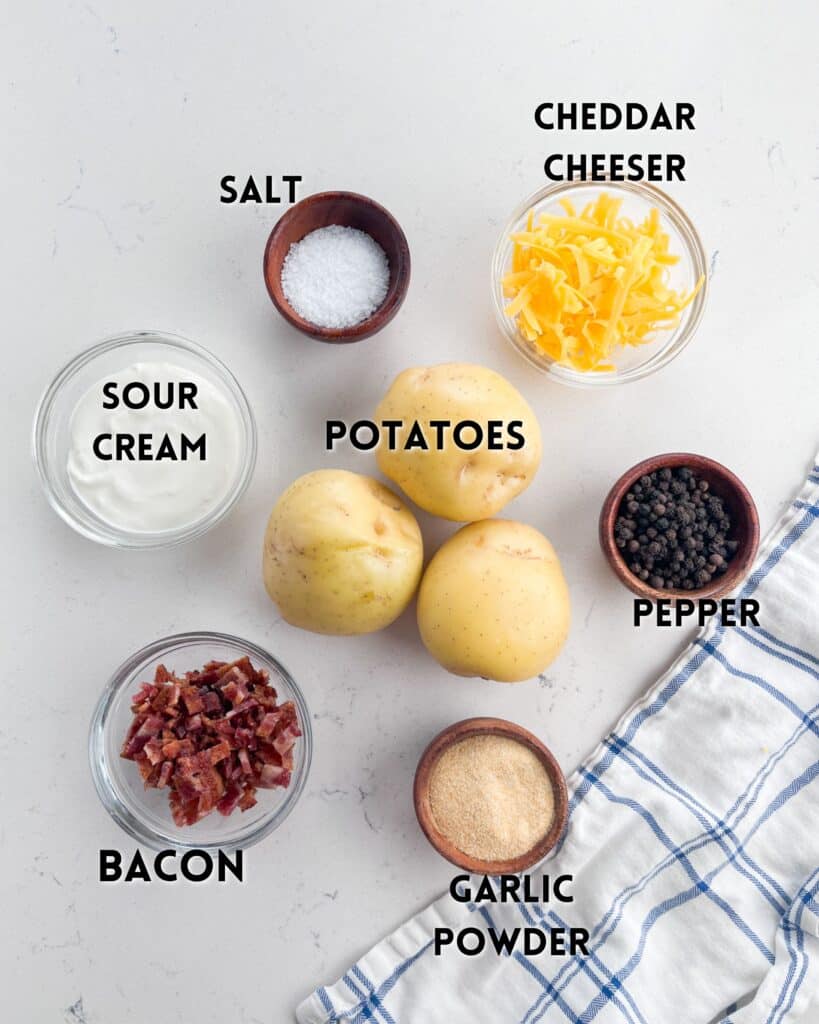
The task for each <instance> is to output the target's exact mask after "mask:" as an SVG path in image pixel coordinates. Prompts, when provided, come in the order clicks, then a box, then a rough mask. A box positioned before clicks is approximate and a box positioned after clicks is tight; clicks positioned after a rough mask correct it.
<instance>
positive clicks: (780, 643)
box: [749, 626, 819, 665]
mask: <svg viewBox="0 0 819 1024" xmlns="http://www.w3.org/2000/svg"><path fill="white" fill-rule="evenodd" d="M749 628H750V629H753V631H754V632H755V633H759V634H760V635H761V636H764V637H765V639H766V640H768V641H769V642H770V643H772V644H776V646H777V647H781V648H782V649H783V650H785V651H790V652H791V654H798V655H799V657H800V658H804V659H805V661H810V662H811V663H812V664H814V665H819V658H817V657H816V656H815V655H813V654H811V653H810V652H809V651H804V650H802V648H801V647H796V646H795V645H794V644H786V643H785V641H784V640H780V639H779V637H778V636H774V635H773V633H769V632H768V630H766V629H763V628H762V627H761V626H750V627H749Z"/></svg>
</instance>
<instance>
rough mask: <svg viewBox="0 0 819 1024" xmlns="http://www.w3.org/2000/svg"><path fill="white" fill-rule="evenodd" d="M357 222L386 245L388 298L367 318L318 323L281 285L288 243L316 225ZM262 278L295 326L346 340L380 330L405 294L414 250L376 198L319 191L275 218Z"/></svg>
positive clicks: (324, 338)
mask: <svg viewBox="0 0 819 1024" xmlns="http://www.w3.org/2000/svg"><path fill="white" fill-rule="evenodd" d="M330 225H340V226H341V227H348V228H357V229H358V230H359V231H364V232H366V234H368V235H369V236H370V237H371V238H373V239H374V240H375V241H376V242H378V244H379V245H380V246H381V248H382V249H383V250H384V252H385V253H386V256H387V261H388V263H389V271H390V280H389V285H388V287H387V294H386V296H385V297H384V301H383V302H382V303H381V305H380V306H379V307H378V309H376V311H375V312H374V313H373V314H372V315H371V316H369V317H367V319H366V320H362V321H361V322H360V323H357V324H354V325H353V326H352V327H320V326H318V325H317V324H314V323H311V322H310V321H309V320H305V319H304V317H302V316H299V314H298V313H297V312H296V311H295V309H293V307H292V306H291V305H290V303H289V302H288V301H287V298H286V297H285V294H284V290H283V289H282V281H281V272H282V265H283V263H284V260H285V257H286V256H287V254H288V252H289V251H290V247H291V246H292V245H295V244H296V243H297V242H300V241H301V240H302V239H303V238H304V237H305V236H306V235H309V234H310V232H311V231H316V230H317V229H318V228H325V227H329V226H330ZM263 269H264V280H265V284H266V285H267V291H268V294H269V295H270V298H271V300H272V302H273V305H274V306H275V307H276V309H277V310H278V311H279V313H281V315H282V316H283V317H284V319H285V320H286V321H287V322H288V323H289V324H290V325H291V326H293V327H295V328H296V329H297V330H299V331H301V332H302V333H303V334H306V335H307V336H308V337H310V338H314V339H315V340H316V341H325V342H329V343H331V344H345V343H348V342H352V341H361V340H362V339H363V338H369V337H370V336H371V335H373V334H376V333H377V332H378V331H380V330H381V329H382V328H384V327H386V325H387V324H388V323H389V322H390V320H392V318H393V317H394V316H395V314H396V313H397V312H398V310H399V309H400V308H401V305H402V303H403V301H404V299H405V298H406V295H407V289H408V288H409V281H410V253H409V245H408V243H407V238H406V235H405V234H404V232H403V230H402V229H401V225H400V224H399V223H398V221H397V220H396V219H395V217H393V215H392V214H391V213H390V212H389V211H388V210H386V209H384V207H383V206H381V205H380V204H379V203H376V202H375V200H373V199H369V198H368V197H367V196H362V195H358V193H356V192H317V193H316V194H315V195H312V196H307V197H306V198H305V199H302V200H301V202H298V203H296V205H295V206H292V207H291V208H290V209H289V210H288V211H287V212H286V213H285V214H283V216H282V217H280V219H279V220H278V221H277V223H276V225H275V226H274V228H273V230H272V231H271V232H270V237H269V238H268V240H267V245H266V246H265V250H264V264H263Z"/></svg>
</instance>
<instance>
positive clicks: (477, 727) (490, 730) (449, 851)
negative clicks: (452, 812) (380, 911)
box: [413, 718, 569, 875]
mask: <svg viewBox="0 0 819 1024" xmlns="http://www.w3.org/2000/svg"><path fill="white" fill-rule="evenodd" d="M487 734H492V735H495V736H508V737H509V738H510V739H513V740H517V741H518V742H519V743H523V744H524V745H525V746H527V747H529V749H530V750H533V751H534V752H535V753H536V754H537V756H538V757H539V758H540V760H541V761H542V762H543V765H544V767H545V768H546V771H547V772H548V774H549V778H550V779H551V781H552V788H553V791H554V800H555V816H554V821H553V822H552V827H551V828H550V829H549V831H548V832H547V833H546V835H545V836H544V837H543V838H542V839H541V840H540V842H538V843H536V844H535V846H533V847H532V849H531V850H529V851H528V852H527V853H523V854H521V855H520V856H519V857H514V858H512V859H511V860H502V861H486V860H479V859H478V858H477V857H470V856H469V854H467V853H464V852H463V851H462V850H459V849H458V848H457V846H455V845H454V844H453V843H452V842H451V841H450V840H449V839H447V837H446V836H445V835H443V833H441V832H439V830H438V826H437V825H436V824H435V818H434V817H433V814H432V807H431V806H430V801H429V782H430V778H431V777H432V772H433V769H434V768H435V764H436V762H437V761H438V758H439V757H440V756H441V754H442V753H443V752H444V751H445V750H446V749H447V748H448V747H451V746H452V745H453V744H454V743H459V742H460V741H461V740H465V739H467V738H468V737H469V736H481V735H487ZM413 800H414V802H415V814H416V816H417V818H418V824H419V825H420V826H421V829H422V830H423V833H424V835H425V836H426V837H427V839H428V840H429V841H430V843H432V845H433V846H434V847H435V849H436V850H437V851H438V853H440V854H441V856H442V857H445V858H446V859H447V860H448V861H449V862H450V863H451V864H454V865H455V866H456V867H459V868H463V870H464V871H469V872H471V873H472V874H477V875H514V874H518V873H519V872H521V871H526V869H527V868H530V867H532V866H533V865H534V864H538V863H539V862H540V861H542V860H543V858H544V857H545V856H546V854H547V853H549V851H550V850H551V849H552V848H553V847H554V845H555V844H556V843H557V841H558V839H560V837H561V835H563V830H564V829H565V828H566V822H567V820H568V817H569V795H568V792H567V790H566V779H565V777H564V775H563V772H562V771H561V769H560V765H559V764H558V763H557V761H556V760H555V758H554V755H553V754H552V752H551V751H550V750H549V749H548V747H546V746H545V745H544V744H543V743H541V742H540V740H539V739H538V738H537V736H533V735H532V733H530V732H528V731H527V730H526V729H524V728H523V727H522V726H520V725H515V723H514V722H507V721H505V720H504V719H503V718H467V719H465V720H464V721H462V722H455V724H454V725H450V726H449V727H448V728H446V729H444V731H443V732H440V733H438V735H437V736H436V737H435V739H434V740H433V741H432V742H431V743H430V744H429V746H428V747H427V749H426V750H425V751H424V753H423V754H422V755H421V760H420V761H419V762H418V768H417V769H416V771H415V783H414V786H413Z"/></svg>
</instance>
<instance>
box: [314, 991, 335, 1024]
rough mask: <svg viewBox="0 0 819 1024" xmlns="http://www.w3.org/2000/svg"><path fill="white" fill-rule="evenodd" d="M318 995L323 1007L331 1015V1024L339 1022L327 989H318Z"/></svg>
mask: <svg viewBox="0 0 819 1024" xmlns="http://www.w3.org/2000/svg"><path fill="white" fill-rule="evenodd" d="M316 995H317V996H318V997H319V1001H320V1002H321V1005H322V1006H323V1007H324V1009H325V1010H326V1011H327V1012H328V1013H329V1014H330V1024H332V1022H333V1021H336V1020H338V1017H337V1016H336V1011H335V1009H334V1007H333V1004H332V1003H331V1002H330V997H329V996H328V995H327V989H326V988H325V987H324V986H323V985H322V986H321V987H319V988H317V989H316Z"/></svg>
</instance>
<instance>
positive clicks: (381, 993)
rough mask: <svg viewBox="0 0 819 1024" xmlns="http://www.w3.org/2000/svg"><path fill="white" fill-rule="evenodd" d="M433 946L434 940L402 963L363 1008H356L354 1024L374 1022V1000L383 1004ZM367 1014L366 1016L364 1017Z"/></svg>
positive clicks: (372, 994)
mask: <svg viewBox="0 0 819 1024" xmlns="http://www.w3.org/2000/svg"><path fill="white" fill-rule="evenodd" d="M431 946H432V939H430V940H429V942H427V943H426V945H424V946H422V947H421V948H420V949H419V950H418V952H417V953H414V954H413V955H412V956H411V957H408V958H407V959H406V960H404V961H403V962H402V963H400V964H399V965H398V967H396V968H395V970H394V971H393V972H392V974H390V975H389V977H388V978H387V979H386V981H383V982H382V983H381V984H380V985H379V986H378V988H377V989H376V990H375V992H373V993H371V995H370V996H369V998H368V999H367V1001H366V1002H365V1003H364V1004H363V1005H362V1006H360V1007H355V1009H356V1010H358V1014H357V1015H356V1016H355V1017H354V1018H352V1022H353V1024H363V1022H364V1021H365V1020H372V1012H371V1011H370V1008H369V1007H370V1003H372V1000H373V999H374V998H375V999H378V1000H379V1001H381V1002H383V1000H384V997H385V996H386V995H387V994H388V993H389V992H390V991H391V990H392V989H393V988H394V987H395V983H396V982H397V981H398V979H399V978H400V977H401V976H402V974H404V973H405V972H406V971H408V970H409V968H410V967H412V965H413V964H414V963H415V962H416V960H419V959H420V958H421V957H422V956H423V955H424V953H426V951H427V950H428V949H429V948H430V947H431ZM365 1014H366V1016H364V1015H365Z"/></svg>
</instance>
